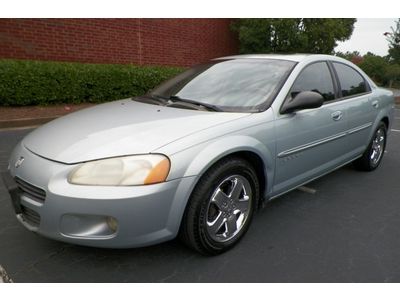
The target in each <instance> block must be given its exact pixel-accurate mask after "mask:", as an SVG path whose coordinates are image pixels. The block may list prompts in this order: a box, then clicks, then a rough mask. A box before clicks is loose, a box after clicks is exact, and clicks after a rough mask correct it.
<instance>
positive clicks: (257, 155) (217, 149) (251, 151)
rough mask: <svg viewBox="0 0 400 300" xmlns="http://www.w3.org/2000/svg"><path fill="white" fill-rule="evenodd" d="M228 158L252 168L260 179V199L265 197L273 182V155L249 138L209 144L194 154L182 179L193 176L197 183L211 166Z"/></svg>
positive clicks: (259, 143) (244, 137) (238, 137)
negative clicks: (195, 177)
mask: <svg viewBox="0 0 400 300" xmlns="http://www.w3.org/2000/svg"><path fill="white" fill-rule="evenodd" d="M230 156H236V157H241V158H243V159H245V160H247V161H248V162H249V163H250V164H251V165H252V166H253V167H254V170H255V171H256V173H257V176H258V178H259V179H260V182H259V183H260V195H261V197H260V198H264V197H265V196H267V195H268V194H269V193H270V190H271V188H272V184H271V183H272V182H273V170H274V167H275V163H274V161H273V155H272V153H271V151H270V150H269V149H268V148H267V147H266V146H265V145H264V144H263V143H261V142H260V141H259V140H257V139H255V138H253V137H249V136H230V137H225V138H223V139H220V140H218V141H215V142H213V143H211V144H209V145H208V146H207V147H205V148H203V149H202V151H200V152H199V153H197V154H196V156H195V157H194V159H193V160H192V161H191V163H190V164H189V166H188V167H187V169H186V171H185V173H184V177H186V176H193V175H195V176H197V181H198V180H199V179H200V178H201V176H202V175H203V174H204V173H205V172H206V171H207V170H208V169H210V168H211V167H212V166H213V165H215V164H216V163H217V162H219V161H220V160H222V159H225V158H227V157H230ZM196 184H197V182H196Z"/></svg>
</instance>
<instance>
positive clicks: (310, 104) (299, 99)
mask: <svg viewBox="0 0 400 300" xmlns="http://www.w3.org/2000/svg"><path fill="white" fill-rule="evenodd" d="M323 103H324V97H322V95H321V94H319V93H316V92H312V91H305V92H300V93H298V94H297V95H296V97H294V98H293V99H292V101H290V102H285V103H284V104H283V106H282V108H281V114H289V113H292V112H295V111H297V110H302V109H309V108H318V107H321V106H322V104H323Z"/></svg>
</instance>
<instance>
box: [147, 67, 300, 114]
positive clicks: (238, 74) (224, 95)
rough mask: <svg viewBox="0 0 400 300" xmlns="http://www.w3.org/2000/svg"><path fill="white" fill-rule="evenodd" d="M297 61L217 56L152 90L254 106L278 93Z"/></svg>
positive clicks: (223, 104) (224, 105) (225, 105)
mask: <svg viewBox="0 0 400 300" xmlns="http://www.w3.org/2000/svg"><path fill="white" fill-rule="evenodd" d="M294 65H295V63H294V62H291V61H285V60H274V59H234V60H215V61H212V62H210V63H208V64H203V65H200V66H197V67H194V68H191V69H189V70H187V71H186V72H184V73H182V74H180V75H178V76H177V77H175V78H173V79H172V80H169V81H167V82H166V83H164V84H162V85H161V86H159V87H158V88H156V89H154V90H153V91H152V92H151V94H152V95H157V96H162V97H165V98H169V97H171V96H178V97H180V98H182V99H189V100H196V101H199V102H203V103H207V104H212V105H216V106H219V107H220V108H222V109H225V110H229V109H233V110H235V109H234V108H247V109H252V108H255V107H257V106H258V105H260V104H262V103H264V102H265V101H266V100H268V99H269V98H270V97H272V96H274V95H275V93H276V91H277V89H279V87H280V84H281V83H282V82H283V80H285V79H286V77H287V75H288V74H289V72H290V71H291V69H292V67H293V66H294Z"/></svg>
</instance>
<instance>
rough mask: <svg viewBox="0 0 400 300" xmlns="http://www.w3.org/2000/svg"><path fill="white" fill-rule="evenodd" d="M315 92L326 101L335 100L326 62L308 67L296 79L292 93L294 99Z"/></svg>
mask: <svg viewBox="0 0 400 300" xmlns="http://www.w3.org/2000/svg"><path fill="white" fill-rule="evenodd" d="M304 91H313V92H317V93H319V94H321V95H322V96H323V97H324V99H325V101H329V100H333V99H335V89H334V87H333V82H332V77H331V73H330V71H329V68H328V65H327V64H326V63H325V62H318V63H314V64H312V65H309V66H307V67H306V68H305V69H304V70H303V71H302V72H301V73H300V75H299V77H298V78H297V79H296V81H295V83H294V84H293V87H292V89H291V91H290V96H291V97H292V98H294V97H295V96H296V95H297V94H298V93H300V92H304Z"/></svg>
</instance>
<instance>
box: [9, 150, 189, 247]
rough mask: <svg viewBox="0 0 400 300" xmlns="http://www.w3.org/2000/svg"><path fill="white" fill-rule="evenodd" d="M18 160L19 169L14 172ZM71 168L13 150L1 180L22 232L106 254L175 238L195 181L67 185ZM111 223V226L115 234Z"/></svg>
mask: <svg viewBox="0 0 400 300" xmlns="http://www.w3.org/2000/svg"><path fill="white" fill-rule="evenodd" d="M21 157H23V158H24V160H23V163H22V164H21V165H20V166H19V167H15V162H16V161H17V160H18V159H19V158H21ZM74 167H75V165H65V164H61V163H58V162H54V161H50V160H47V159H44V158H42V157H39V156H38V155H35V154H33V153H31V152H30V151H29V150H28V149H26V148H25V147H24V146H23V145H22V144H19V145H18V146H17V148H16V149H15V150H14V152H13V154H12V157H11V159H10V170H9V172H7V173H5V174H2V175H3V181H4V182H5V184H6V186H7V189H8V191H9V193H10V195H11V198H12V201H13V206H14V210H15V213H16V215H17V218H18V220H19V221H20V222H21V223H22V224H23V225H24V226H25V227H26V228H28V229H29V230H31V231H35V232H37V233H38V234H40V235H43V236H46V237H49V238H52V239H56V240H60V241H64V242H69V243H74V244H80V245H86V246H95V247H106V248H130V247H140V246H146V245H151V244H156V243H159V242H163V241H166V240H170V239H173V238H174V237H175V236H176V235H177V233H178V231H179V226H180V221H181V218H182V215H183V212H184V209H185V206H186V202H187V199H188V198H189V195H190V191H191V190H192V187H193V186H194V184H195V180H196V177H185V178H180V179H176V180H171V181H168V182H164V183H160V184H153V185H147V186H124V187H106V186H80V185H72V184H69V183H68V181H67V175H68V174H69V172H70V171H71V170H72V169H73V168H74ZM15 180H17V181H18V184H17V183H16V181H15ZM21 184H22V186H21ZM42 192H43V193H44V195H45V196H44V198H43V197H42V198H41V197H40V195H41V193H42ZM38 195H39V196H38ZM110 220H114V221H116V224H117V226H115V228H113V227H110V226H109V221H110Z"/></svg>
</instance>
